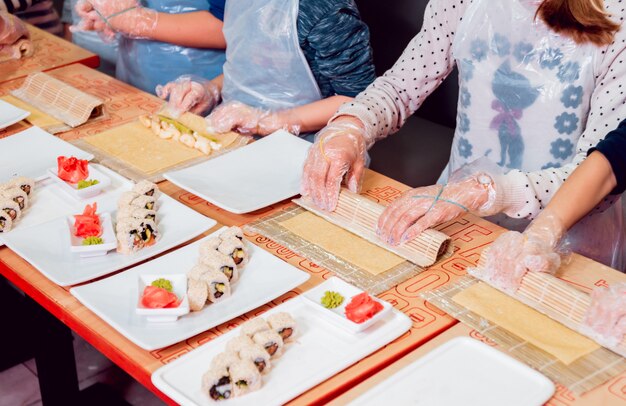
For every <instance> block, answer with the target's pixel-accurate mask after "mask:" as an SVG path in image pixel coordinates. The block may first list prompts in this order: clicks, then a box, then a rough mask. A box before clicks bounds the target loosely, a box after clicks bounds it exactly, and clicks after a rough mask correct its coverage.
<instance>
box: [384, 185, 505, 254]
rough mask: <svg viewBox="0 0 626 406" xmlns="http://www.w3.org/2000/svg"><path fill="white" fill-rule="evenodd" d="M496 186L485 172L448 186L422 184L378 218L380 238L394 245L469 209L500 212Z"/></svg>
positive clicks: (470, 210)
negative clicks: (497, 205)
mask: <svg viewBox="0 0 626 406" xmlns="http://www.w3.org/2000/svg"><path fill="white" fill-rule="evenodd" d="M495 206H496V189H495V184H494V182H493V179H492V178H491V177H490V176H489V175H487V174H486V173H477V174H474V175H472V176H470V177H469V178H468V179H465V180H461V181H458V182H451V183H449V184H447V185H432V186H426V187H420V188H417V189H412V190H409V191H407V192H405V193H404V194H403V195H402V196H401V197H400V198H399V199H396V200H395V201H393V202H392V203H391V204H390V205H389V206H387V208H386V209H385V211H384V212H383V213H382V214H381V216H380V218H379V219H378V230H377V232H378V235H379V237H380V238H381V239H382V240H383V241H385V242H387V243H388V244H391V245H398V244H400V243H403V242H406V241H409V240H412V239H413V238H415V237H417V236H418V235H419V234H421V233H422V232H423V231H424V230H426V229H429V228H432V227H434V226H436V225H438V224H441V223H444V222H446V221H450V220H454V219H455V218H457V217H460V216H462V215H463V214H465V213H466V212H468V211H469V212H472V213H475V214H478V215H480V216H486V215H490V214H494V213H497V212H498V211H499V210H498V208H496V207H495Z"/></svg>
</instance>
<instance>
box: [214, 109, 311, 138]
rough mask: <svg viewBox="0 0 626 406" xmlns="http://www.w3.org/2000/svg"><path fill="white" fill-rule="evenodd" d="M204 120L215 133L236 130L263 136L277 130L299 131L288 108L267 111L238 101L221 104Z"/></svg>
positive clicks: (295, 132) (241, 132) (296, 132)
mask: <svg viewBox="0 0 626 406" xmlns="http://www.w3.org/2000/svg"><path fill="white" fill-rule="evenodd" d="M206 120H207V127H208V129H209V131H211V132H216V133H226V132H229V131H237V132H239V133H240V134H244V135H253V134H256V135H263V136H264V135H269V134H271V133H273V132H274V131H278V130H285V131H288V132H290V133H292V134H294V135H298V134H299V133H300V125H299V124H298V123H297V119H296V118H295V117H294V116H293V115H292V114H291V113H290V111H289V110H283V111H269V110H263V109H259V108H256V107H250V106H248V105H246V104H243V103H239V102H231V103H226V104H222V105H221V106H219V107H217V108H216V109H215V110H214V111H213V113H211V115H210V116H209V117H207V119H206Z"/></svg>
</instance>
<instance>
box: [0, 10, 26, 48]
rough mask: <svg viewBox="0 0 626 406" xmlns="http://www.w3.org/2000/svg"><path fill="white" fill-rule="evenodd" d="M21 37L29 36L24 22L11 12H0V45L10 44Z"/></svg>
mask: <svg viewBox="0 0 626 406" xmlns="http://www.w3.org/2000/svg"><path fill="white" fill-rule="evenodd" d="M22 37H26V38H28V37H29V33H28V29H27V28H26V24H24V23H23V22H22V21H21V20H20V19H19V18H17V17H15V16H14V15H12V14H9V13H5V12H0V46H2V45H11V44H13V43H15V42H16V41H17V40H18V39H20V38H22Z"/></svg>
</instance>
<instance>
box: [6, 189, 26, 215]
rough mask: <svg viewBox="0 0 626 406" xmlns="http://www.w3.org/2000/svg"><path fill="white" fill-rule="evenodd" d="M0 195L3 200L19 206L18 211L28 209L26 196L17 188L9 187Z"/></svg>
mask: <svg viewBox="0 0 626 406" xmlns="http://www.w3.org/2000/svg"><path fill="white" fill-rule="evenodd" d="M0 195H2V197H4V198H5V199H11V200H13V201H14V202H15V203H17V204H18V205H19V206H20V210H22V211H23V210H25V209H26V208H27V207H28V195H27V194H26V192H24V191H23V190H22V189H20V188H19V187H15V186H14V187H10V188H8V189H4V190H2V191H1V192H0Z"/></svg>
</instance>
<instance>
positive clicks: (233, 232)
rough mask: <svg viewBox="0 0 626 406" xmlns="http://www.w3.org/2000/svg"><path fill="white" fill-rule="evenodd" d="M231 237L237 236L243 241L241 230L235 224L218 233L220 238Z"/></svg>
mask: <svg viewBox="0 0 626 406" xmlns="http://www.w3.org/2000/svg"><path fill="white" fill-rule="evenodd" d="M231 237H237V238H238V239H239V240H240V241H243V230H242V229H241V228H239V227H237V226H232V227H228V228H227V229H226V230H224V231H223V232H222V234H220V238H221V239H222V240H228V239H229V238H231Z"/></svg>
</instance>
